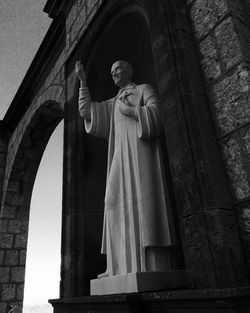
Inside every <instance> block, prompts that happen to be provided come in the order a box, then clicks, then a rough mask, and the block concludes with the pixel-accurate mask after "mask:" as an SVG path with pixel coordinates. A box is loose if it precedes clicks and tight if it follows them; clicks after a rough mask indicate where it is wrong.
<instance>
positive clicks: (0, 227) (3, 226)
mask: <svg viewBox="0 0 250 313" xmlns="http://www.w3.org/2000/svg"><path fill="white" fill-rule="evenodd" d="M7 230H8V220H5V219H2V220H0V232H1V233H6V232H7Z"/></svg>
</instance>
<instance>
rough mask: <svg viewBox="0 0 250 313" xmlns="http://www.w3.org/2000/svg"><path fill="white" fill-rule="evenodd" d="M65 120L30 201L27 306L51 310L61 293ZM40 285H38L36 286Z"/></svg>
mask: <svg viewBox="0 0 250 313" xmlns="http://www.w3.org/2000/svg"><path fill="white" fill-rule="evenodd" d="M62 139H63V123H62V122H61V123H60V124H59V125H58V126H57V127H56V129H55V130H54V132H53V134H52V135H51V137H50V139H49V142H48V144H47V146H46V149H45V152H44V154H43V157H42V160H41V163H40V165H39V169H38V172H37V176H36V179H35V184H34V188H33V192H32V199H31V205H30V218H29V230H28V234H29V235H28V246H27V259H26V274H25V288H24V310H27V311H28V310H32V308H34V307H37V309H39V310H40V311H41V310H44V311H45V312H49V311H50V312H52V307H51V306H50V305H49V304H47V302H48V299H50V298H58V297H59V281H60V241H61V240H60V237H61V201H62V164H63V161H62V157H63V153H62V152H63V147H62V146H63V140H62ZM34 286H37V288H34Z"/></svg>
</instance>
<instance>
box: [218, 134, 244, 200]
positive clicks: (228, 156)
mask: <svg viewBox="0 0 250 313" xmlns="http://www.w3.org/2000/svg"><path fill="white" fill-rule="evenodd" d="M222 150H223V155H224V161H225V164H226V169H227V173H228V176H229V178H230V182H231V187H232V191H233V194H234V196H235V198H236V199H238V200H243V199H245V198H247V197H249V196H250V186H249V181H248V177H247V172H246V169H245V168H244V165H243V160H242V152H241V148H240V146H239V143H238V142H237V140H236V139H235V138H229V139H225V140H224V141H223V143H222Z"/></svg>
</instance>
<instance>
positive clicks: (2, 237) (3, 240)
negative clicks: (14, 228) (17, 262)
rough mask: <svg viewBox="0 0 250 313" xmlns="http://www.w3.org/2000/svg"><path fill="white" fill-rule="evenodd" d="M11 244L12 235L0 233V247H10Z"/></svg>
mask: <svg viewBox="0 0 250 313" xmlns="http://www.w3.org/2000/svg"><path fill="white" fill-rule="evenodd" d="M12 245H13V235H10V234H0V248H4V249H10V248H12Z"/></svg>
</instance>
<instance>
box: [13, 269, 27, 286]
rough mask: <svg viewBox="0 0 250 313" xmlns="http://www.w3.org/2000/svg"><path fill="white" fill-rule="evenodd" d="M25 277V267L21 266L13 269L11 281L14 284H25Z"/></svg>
mask: <svg viewBox="0 0 250 313" xmlns="http://www.w3.org/2000/svg"><path fill="white" fill-rule="evenodd" d="M24 276H25V267H24V266H19V267H13V268H12V269H11V281H12V282H18V283H21V282H24Z"/></svg>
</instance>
